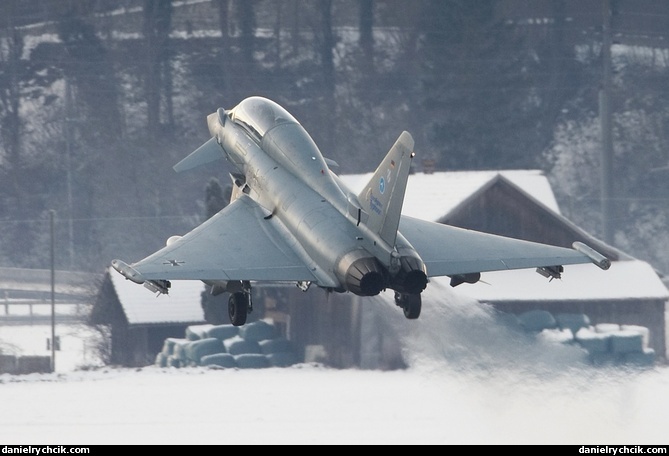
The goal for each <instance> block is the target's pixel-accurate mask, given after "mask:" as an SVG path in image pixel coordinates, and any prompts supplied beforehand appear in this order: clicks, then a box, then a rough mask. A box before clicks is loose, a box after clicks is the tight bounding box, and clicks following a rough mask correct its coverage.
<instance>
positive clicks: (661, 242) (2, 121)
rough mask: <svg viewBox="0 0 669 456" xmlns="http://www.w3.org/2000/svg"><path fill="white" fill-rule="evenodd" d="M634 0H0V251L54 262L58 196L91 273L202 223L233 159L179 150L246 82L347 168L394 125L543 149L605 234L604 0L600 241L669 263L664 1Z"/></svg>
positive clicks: (577, 210)
mask: <svg viewBox="0 0 669 456" xmlns="http://www.w3.org/2000/svg"><path fill="white" fill-rule="evenodd" d="M637 3H643V5H641V6H642V7H639V8H637V9H634V7H633V6H631V5H634V2H631V1H630V0H618V1H614V0H551V1H535V2H527V1H523V0H477V1H476V2H471V1H467V0H417V1H404V0H284V1H276V0H191V1H186V0H184V1H165V0H105V1H89V0H68V1H62V0H6V1H3V2H1V3H0V18H2V19H1V20H0V229H1V230H2V236H1V237H0V265H2V266H4V267H33V268H46V267H48V264H49V251H50V249H49V245H50V231H49V213H50V212H49V211H51V210H53V211H55V212H54V213H55V220H56V230H55V233H56V236H55V237H56V251H57V254H56V267H57V268H58V269H70V270H80V271H90V272H102V271H103V270H104V268H106V267H108V265H109V262H110V260H111V259H112V258H125V259H128V260H131V261H132V260H135V259H139V258H142V257H143V256H145V255H147V254H149V253H151V252H153V251H154V250H156V249H158V248H159V247H161V246H162V245H164V242H165V239H167V238H168V237H169V236H171V235H173V234H183V233H184V232H185V231H187V230H189V229H192V228H193V227H194V226H196V225H197V224H199V223H201V222H202V221H203V220H204V219H205V218H206V217H207V216H208V211H210V208H211V204H212V202H211V198H212V195H214V196H215V195H219V194H220V188H225V187H226V186H227V185H228V182H229V176H228V172H229V171H230V169H228V167H227V164H225V163H223V164H222V165H220V166H216V167H215V168H209V169H200V170H194V171H192V172H189V173H186V174H183V175H181V174H180V175H177V174H175V173H174V171H173V169H172V166H173V165H174V164H175V163H177V162H178V161H179V160H180V159H181V158H183V157H185V156H186V155H187V154H188V153H190V152H191V151H193V150H194V149H195V148H197V147H198V146H199V145H200V144H202V143H204V142H205V141H206V140H207V139H209V134H208V131H207V127H206V116H207V115H208V114H210V113H212V112H214V111H216V109H217V108H219V107H223V108H226V109H229V108H232V107H233V106H235V105H236V104H237V103H238V102H239V101H241V100H242V99H244V98H245V97H248V96H251V95H262V96H266V97H268V98H271V99H274V100H275V101H277V102H279V103H280V104H282V105H283V106H285V107H286V108H287V109H288V110H289V111H290V112H291V113H292V114H293V115H294V116H295V117H296V118H297V119H298V120H299V121H300V122H301V123H302V124H303V125H304V126H305V128H306V129H307V131H308V132H309V133H310V134H311V135H312V137H313V139H314V140H315V142H316V144H318V146H319V148H320V149H321V151H322V152H323V154H324V155H325V156H326V157H328V158H331V159H333V160H335V161H336V162H337V163H339V165H340V168H339V170H338V171H339V172H340V173H357V172H367V171H372V170H373V169H374V168H375V167H376V165H377V163H378V162H379V161H380V159H381V158H382V157H383V156H384V155H385V153H386V152H387V150H388V149H389V147H390V146H391V145H392V143H393V142H394V141H395V139H396V138H397V137H398V136H399V134H400V133H401V131H402V130H408V131H410V132H411V133H412V135H413V136H414V138H415V139H416V153H417V163H416V168H417V171H421V166H422V160H424V159H430V160H434V162H435V164H436V169H437V170H481V169H541V170H543V171H544V172H545V173H546V175H547V176H548V177H549V179H550V180H551V183H552V184H553V186H554V191H555V192H556V196H557V197H558V200H559V202H560V203H561V206H562V208H563V213H564V214H565V215H566V216H567V217H568V218H570V219H571V220H572V221H574V222H575V223H576V224H577V225H579V226H581V227H582V228H584V229H586V230H588V231H589V232H590V233H592V234H593V235H595V236H601V235H602V233H604V232H605V231H606V230H604V229H603V226H602V225H603V223H604V219H603V217H602V213H601V205H600V202H601V185H600V184H601V179H602V176H601V160H602V153H601V150H602V147H601V138H602V135H601V119H600V101H601V99H600V97H601V89H602V68H603V63H604V59H605V57H606V56H607V53H605V52H604V50H606V49H608V47H606V48H605V47H604V46H603V44H602V43H603V42H605V41H604V34H603V28H602V23H603V21H604V19H603V17H605V14H603V13H602V11H603V9H602V5H604V6H606V8H605V9H604V11H605V12H608V13H609V14H610V19H611V23H610V27H611V29H612V32H613V33H612V35H611V36H612V37H613V40H612V42H611V45H610V49H609V50H610V54H611V65H612V78H611V91H610V93H611V99H610V105H611V113H612V136H613V166H612V168H613V174H612V178H613V182H614V193H613V197H612V201H613V205H612V207H613V210H612V214H613V215H612V216H611V217H610V218H609V219H608V220H609V223H610V224H611V226H609V228H610V229H611V231H612V236H611V239H608V241H609V242H610V243H611V244H613V245H614V246H616V247H618V248H620V249H622V250H624V251H626V252H628V253H630V254H632V255H634V256H636V257H638V258H640V259H643V260H646V261H649V262H650V263H651V264H653V265H654V266H655V267H656V268H658V269H659V270H661V271H669V251H667V249H666V248H665V247H664V246H666V245H668V244H669V230H668V229H667V226H668V223H669V144H668V142H669V103H668V101H669V92H668V89H667V88H668V87H669V69H668V65H667V64H668V59H669V52H668V50H667V37H666V36H665V35H663V34H662V33H660V32H657V30H669V27H667V26H668V25H669V4H667V3H666V2H663V1H661V0H644V1H643V2H637ZM644 11H645V12H644ZM217 189H218V190H217Z"/></svg>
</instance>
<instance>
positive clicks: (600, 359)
mask: <svg viewBox="0 0 669 456" xmlns="http://www.w3.org/2000/svg"><path fill="white" fill-rule="evenodd" d="M588 359H590V363H591V364H592V365H593V366H597V367H606V366H615V365H617V364H618V358H617V357H616V355H614V354H613V353H611V352H604V353H601V352H597V353H589V354H588Z"/></svg>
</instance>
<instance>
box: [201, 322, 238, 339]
mask: <svg viewBox="0 0 669 456" xmlns="http://www.w3.org/2000/svg"><path fill="white" fill-rule="evenodd" d="M205 334H206V336H207V337H215V338H216V339H218V340H221V341H223V340H225V339H232V338H233V337H235V336H236V335H238V334H239V328H238V327H237V326H234V325H216V326H212V327H211V328H209V329H207V330H206V331H205Z"/></svg>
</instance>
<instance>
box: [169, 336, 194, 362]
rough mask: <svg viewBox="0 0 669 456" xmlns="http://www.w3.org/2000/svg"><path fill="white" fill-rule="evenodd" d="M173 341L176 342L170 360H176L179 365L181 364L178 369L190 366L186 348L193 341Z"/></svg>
mask: <svg viewBox="0 0 669 456" xmlns="http://www.w3.org/2000/svg"><path fill="white" fill-rule="evenodd" d="M172 341H173V342H174V346H173V347H172V355H170V358H172V359H174V360H176V362H177V364H179V365H178V366H177V367H182V366H186V365H188V354H187V353H186V348H187V347H188V344H190V343H191V342H192V341H190V340H188V339H173V340H172ZM168 364H170V363H168Z"/></svg>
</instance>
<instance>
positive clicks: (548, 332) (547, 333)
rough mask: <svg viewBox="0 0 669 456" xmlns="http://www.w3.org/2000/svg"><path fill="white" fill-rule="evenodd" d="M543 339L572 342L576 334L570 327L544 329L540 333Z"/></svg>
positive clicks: (562, 342) (560, 342) (564, 342)
mask: <svg viewBox="0 0 669 456" xmlns="http://www.w3.org/2000/svg"><path fill="white" fill-rule="evenodd" d="M538 337H539V338H540V339H541V340H545V341H546V342H554V343H559V344H570V343H572V342H574V334H573V333H572V332H571V331H570V330H569V329H559V328H555V329H544V330H543V331H541V332H540V333H539V335H538Z"/></svg>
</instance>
